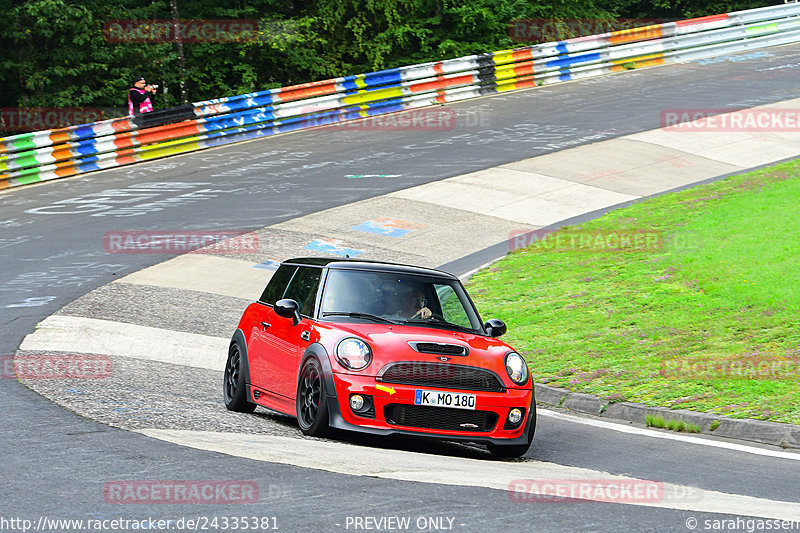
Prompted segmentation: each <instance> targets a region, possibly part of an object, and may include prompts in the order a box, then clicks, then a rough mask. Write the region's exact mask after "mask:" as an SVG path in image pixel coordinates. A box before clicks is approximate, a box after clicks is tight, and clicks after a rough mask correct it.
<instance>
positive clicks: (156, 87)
mask: <svg viewBox="0 0 800 533" xmlns="http://www.w3.org/2000/svg"><path fill="white" fill-rule="evenodd" d="M150 87H152V88H153V89H158V85H156V84H155V83H151V84H150Z"/></svg>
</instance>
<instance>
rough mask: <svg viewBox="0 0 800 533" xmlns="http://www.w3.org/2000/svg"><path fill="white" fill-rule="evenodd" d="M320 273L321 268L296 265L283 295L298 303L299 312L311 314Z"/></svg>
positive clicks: (312, 313)
mask: <svg viewBox="0 0 800 533" xmlns="http://www.w3.org/2000/svg"><path fill="white" fill-rule="evenodd" d="M321 275H322V269H321V268H312V267H298V268H297V273H296V274H295V275H294V277H293V278H292V281H290V282H289V286H288V287H287V288H286V292H285V293H284V295H283V297H284V298H291V299H292V300H294V301H296V302H297V303H298V304H299V305H300V313H301V314H303V315H306V316H313V315H314V303H315V301H316V299H317V289H318V288H319V279H320V276H321Z"/></svg>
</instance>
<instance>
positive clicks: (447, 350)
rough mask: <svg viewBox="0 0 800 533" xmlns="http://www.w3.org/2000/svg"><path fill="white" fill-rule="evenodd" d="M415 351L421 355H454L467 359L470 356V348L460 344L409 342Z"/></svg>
mask: <svg viewBox="0 0 800 533" xmlns="http://www.w3.org/2000/svg"><path fill="white" fill-rule="evenodd" d="M408 345H409V346H411V347H412V348H413V349H414V350H415V351H417V352H419V353H429V354H433V355H452V356H455V357H466V356H467V355H469V348H467V347H466V346H461V345H460V344H448V343H445V342H421V341H420V342H416V341H409V343H408Z"/></svg>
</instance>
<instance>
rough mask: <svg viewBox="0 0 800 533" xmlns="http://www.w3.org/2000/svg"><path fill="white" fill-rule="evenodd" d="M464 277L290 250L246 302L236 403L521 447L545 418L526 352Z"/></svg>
mask: <svg viewBox="0 0 800 533" xmlns="http://www.w3.org/2000/svg"><path fill="white" fill-rule="evenodd" d="M505 331H506V326H505V324H504V323H503V322H502V321H500V320H489V321H487V322H486V323H485V324H484V323H482V322H481V319H480V316H479V315H478V311H477V310H476V309H475V305H474V304H473V303H472V300H470V298H469V296H468V295H467V293H466V291H465V290H464V287H463V286H462V285H461V282H460V281H459V280H458V278H456V277H455V276H452V275H450V274H447V273H444V272H440V271H438V270H431V269H427V268H418V267H412V266H405V265H397V264H391V263H380V262H371V261H358V260H352V259H351V260H347V259H322V258H307V259H290V260H288V261H286V262H284V263H282V264H281V266H280V267H279V268H278V270H277V272H275V274H274V275H273V277H272V279H271V280H270V281H269V283H268V284H267V288H266V289H265V290H264V293H263V294H262V295H261V298H260V299H259V300H258V302H256V303H253V304H251V305H250V306H249V307H248V308H247V309H246V310H245V312H244V315H243V316H242V319H241V320H240V322H239V327H238V329H237V330H236V333H234V335H233V339H232V340H231V344H230V348H229V350H228V361H227V364H226V365H225V381H224V387H223V391H224V397H225V405H226V406H227V408H228V409H229V410H232V411H240V412H252V411H253V410H254V409H255V408H256V405H262V406H264V407H268V408H270V409H274V410H276V411H280V412H282V413H286V414H288V415H291V416H296V417H297V421H298V424H299V426H300V429H301V431H302V432H303V433H304V434H306V435H312V436H320V435H323V434H324V433H325V431H326V430H327V429H328V428H331V427H333V428H338V429H345V430H350V431H358V432H362V433H370V434H375V435H410V436H418V437H419V436H422V437H434V438H438V439H442V440H463V441H473V442H480V443H485V444H486V445H487V446H488V448H489V450H490V451H491V452H492V453H494V454H495V455H498V456H502V457H518V456H521V455H523V454H525V452H526V451H527V450H528V448H529V447H530V445H531V441H532V440H533V432H534V429H535V427H536V404H535V402H534V397H533V385H532V380H531V379H530V376H529V372H528V366H527V364H526V362H525V360H524V359H523V358H522V356H520V355H519V354H518V353H517V352H515V351H514V350H513V349H512V348H511V347H510V346H508V345H507V344H505V343H503V342H501V341H499V340H497V339H496V337H499V336H500V335H502V334H503V333H505Z"/></svg>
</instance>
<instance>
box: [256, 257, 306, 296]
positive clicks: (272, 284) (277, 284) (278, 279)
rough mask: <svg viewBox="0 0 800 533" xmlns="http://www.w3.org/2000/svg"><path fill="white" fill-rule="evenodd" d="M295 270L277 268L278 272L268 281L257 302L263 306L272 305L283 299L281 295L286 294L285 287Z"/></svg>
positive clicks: (283, 267) (295, 268) (293, 268)
mask: <svg viewBox="0 0 800 533" xmlns="http://www.w3.org/2000/svg"><path fill="white" fill-rule="evenodd" d="M295 270H297V267H296V266H291V265H281V266H279V267H278V270H277V271H276V272H275V273H274V274H273V275H272V278H271V279H270V280H269V283H267V288H266V289H264V292H263V293H262V294H261V298H259V299H258V301H259V302H262V303H265V304H269V305H274V304H275V302H277V301H278V300H280V299H281V298H283V293H284V292H286V286H287V285H288V284H289V281H291V279H292V276H293V275H294V272H295Z"/></svg>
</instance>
